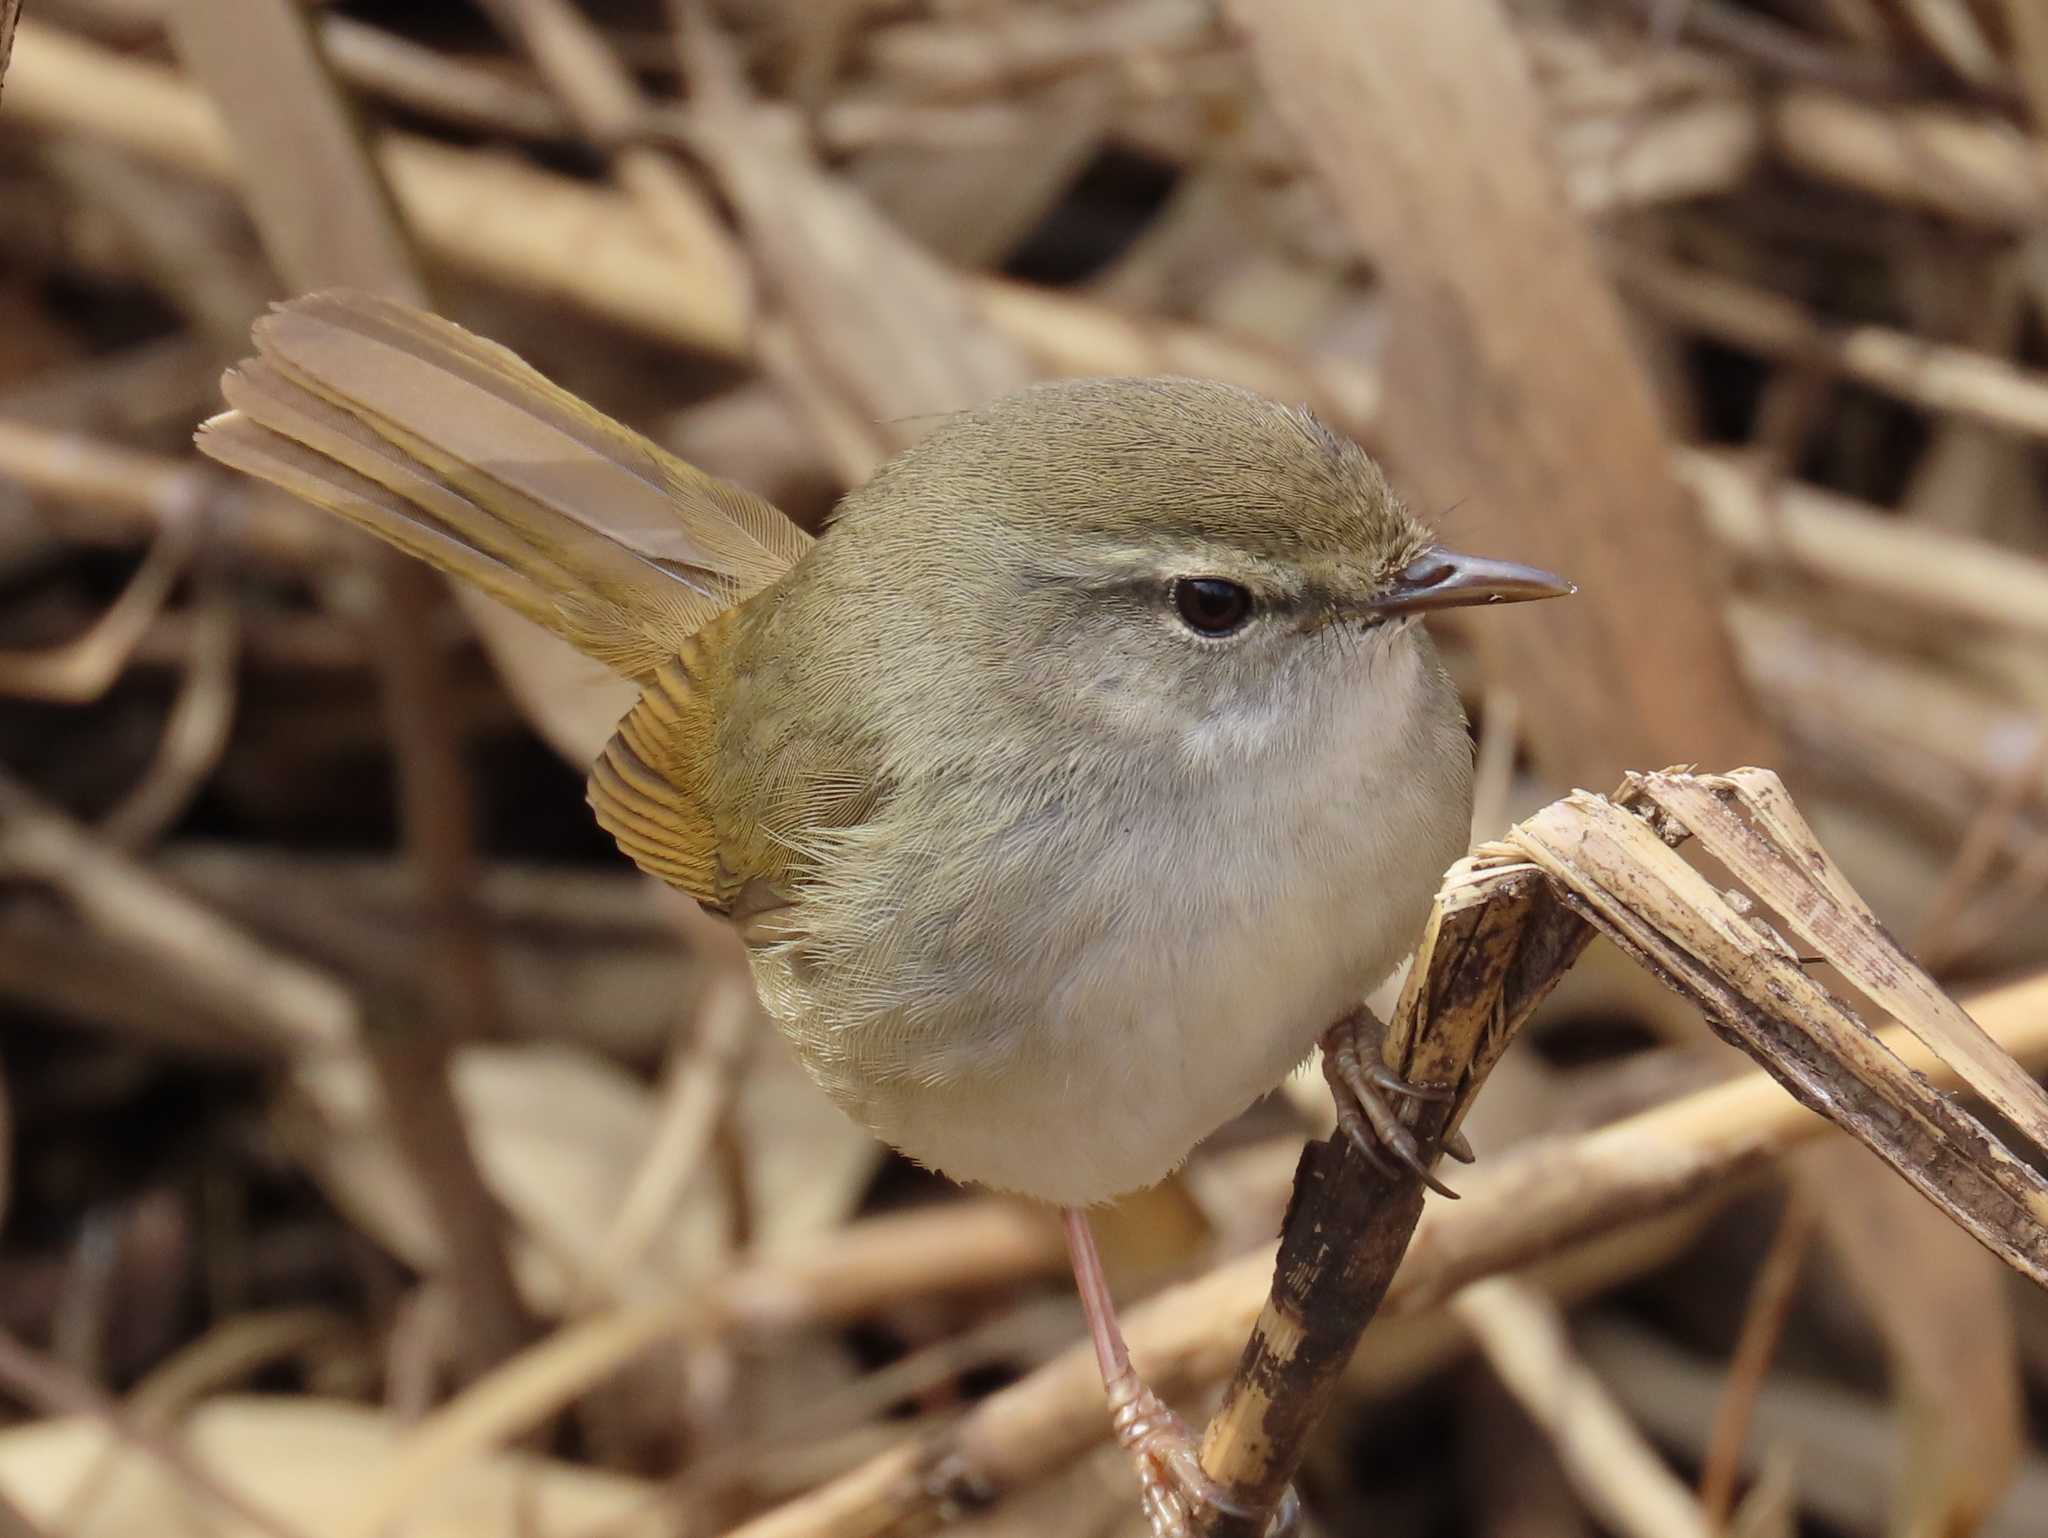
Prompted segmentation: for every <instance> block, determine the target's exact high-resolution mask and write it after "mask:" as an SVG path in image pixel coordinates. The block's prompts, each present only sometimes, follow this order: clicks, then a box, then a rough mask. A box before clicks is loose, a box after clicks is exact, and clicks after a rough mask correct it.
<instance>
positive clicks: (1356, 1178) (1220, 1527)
mask: <svg viewBox="0 0 2048 1538" xmlns="http://www.w3.org/2000/svg"><path fill="white" fill-rule="evenodd" d="M1492 863H1493V868H1492V869H1489V868H1487V867H1486V865H1485V864H1483V863H1482V862H1480V861H1478V860H1466V861H1463V862H1461V863H1460V864H1459V865H1458V866H1456V867H1454V868H1453V870H1452V873H1451V875H1450V876H1449V877H1448V878H1446V881H1445V885H1444V890H1443V892H1442V893H1441V894H1439V896H1438V899H1437V905H1436V907H1435V908H1434V909H1433V910H1432V912H1431V915H1430V923H1429V927H1428V929H1427V930H1426V931H1425V933H1424V936H1423V941H1422V945H1421V947H1420V949H1419V951H1418V953H1417V956H1416V961H1415V965H1414V968H1413V969H1412V971H1411V972H1410V975H1409V981H1408V986H1407V988H1406V989H1405V990H1404V991H1403V993H1402V996H1401V1003H1400V1007H1399V1009H1398V1010H1397V1011H1396V1012H1395V1016H1394V1021H1393V1023H1392V1025H1391V1027H1390V1028H1389V1030H1388V1032H1387V1037H1386V1047H1385V1053H1386V1061H1387V1065H1388V1066H1389V1067H1390V1068H1392V1069H1393V1070H1394V1071H1395V1072H1397V1073H1399V1074H1400V1075H1401V1076H1402V1077H1403V1078H1405V1079H1407V1080H1409V1081H1410V1082H1411V1083H1415V1084H1427V1085H1446V1086H1452V1087H1454V1089H1455V1098H1454V1099H1453V1100H1452V1101H1451V1102H1450V1103H1448V1104H1441V1103H1440V1104H1431V1103H1429V1102H1413V1103H1410V1104H1408V1105H1405V1106H1403V1107H1402V1115H1403V1116H1404V1118H1405V1119H1407V1120H1408V1121H1409V1123H1410V1125H1411V1127H1413V1129H1414V1130H1415V1132H1416V1135H1417V1137H1418V1139H1426V1140H1430V1141H1432V1142H1433V1141H1434V1140H1435V1139H1437V1138H1440V1137H1441V1136H1442V1135H1443V1134H1444V1133H1445V1132H1446V1131H1448V1130H1450V1129H1452V1128H1454V1127H1455V1126H1456V1124H1457V1122H1458V1120H1459V1119H1460V1118H1461V1117H1462V1116H1463V1114H1464V1111H1465V1109H1466V1108H1467V1107H1468V1106H1469V1105H1470V1104H1471V1101H1472V1097H1473V1096H1474V1094H1476V1093H1477V1091H1478V1088H1479V1086H1480V1085H1481V1084H1482V1083H1483V1082H1484V1081H1485V1078H1486V1075H1487V1073H1488V1072H1489V1071H1490V1070H1491V1069H1492V1067H1493V1064H1494V1063H1495V1062H1497V1061H1498V1060H1499V1057H1500V1054H1501V1052H1502V1051H1504V1050H1505V1049H1506V1047H1507V1044H1508V1041H1509V1040H1510V1039H1511V1038H1512V1036H1513V1034H1514V1032H1515V1030H1516V1029H1517V1028H1518V1027H1519V1026H1520V1025H1521V1023H1522V1022H1523V1021H1524V1020H1526V1019H1527V1018H1528V1017H1529V1014H1530V1013H1531V1011H1533V1010H1534V1009H1535V1007H1536V1005H1537V1004H1538V1003H1540V1002H1541V1001H1542V999H1543V997H1544V996H1545V995H1546V994H1547V993H1548V992H1549V991H1550V989H1551V987H1552V986H1553V985H1554V984H1555V983H1556V982H1557V980H1558V979H1559V978H1561V977H1562V976H1563V975H1564V973H1565V972H1566V971H1567V970H1568V969H1569V968H1570V966H1571V964H1572V963H1573V962H1574V961H1575V960H1577V959H1578V956H1579V954H1580V952H1581V951H1583V950H1584V948H1585V946H1586V944H1587V943H1588V942H1589V941H1590V940H1591V938H1592V930H1591V928H1590V927H1589V926H1587V925H1586V924H1585V923H1584V922H1583V921H1581V920H1579V919H1578V918H1575V917H1574V916H1573V915H1572V914H1571V913H1569V912H1568V911H1567V910H1566V909H1565V908H1564V906H1563V904H1562V903H1561V902H1560V901H1559V899H1558V897H1557V895H1556V894H1555V892H1554V891H1553V890H1552V889H1551V887H1550V885H1549V883H1548V882H1546V881H1544V880H1542V879H1541V878H1540V877H1538V876H1537V875H1536V873H1535V872H1534V871H1532V870H1530V869H1529V868H1528V867H1526V866H1506V867H1505V868H1502V867H1501V862H1498V861H1495V862H1492ZM1422 1209H1423V1198H1422V1187H1421V1184H1420V1182H1419V1181H1417V1180H1416V1179H1414V1178H1413V1177H1412V1176H1405V1175H1404V1176H1403V1177H1401V1178H1399V1179H1393V1178H1390V1177H1387V1176H1384V1175H1380V1174H1378V1173H1377V1172H1375V1171H1374V1170H1373V1169H1372V1168H1371V1166H1370V1165H1368V1164H1367V1162H1366V1161H1365V1160H1364V1159H1363V1158H1361V1157H1360V1156H1359V1155H1358V1154H1357V1152H1356V1151H1355V1150H1354V1149H1352V1148H1351V1146H1350V1144H1349V1141H1348V1140H1347V1139H1345V1138H1344V1137H1343V1136H1342V1135H1341V1134H1340V1135H1338V1136H1337V1137H1334V1138H1332V1139H1330V1140H1329V1141H1327V1142H1322V1143H1315V1144H1311V1145H1310V1146H1309V1147H1308V1148H1307V1149H1306V1150H1305V1151H1304V1152H1303V1154H1302V1160H1301V1165H1300V1169H1299V1172H1298V1173H1297V1175H1296V1177H1295V1186H1294V1196H1293V1199H1292V1201H1291V1202H1290V1203H1289V1205H1288V1209H1287V1217H1286V1221H1285V1224H1284V1226H1283V1228H1282V1232H1281V1239H1280V1250H1279V1255H1278V1259H1277V1263H1276V1265H1275V1267H1274V1273H1273V1285H1272V1289H1271V1292H1270V1294H1269V1295H1268V1297H1267V1300H1266V1304H1265V1307H1264V1308H1263V1309H1262V1310H1261V1311H1260V1313H1259V1317H1258V1321H1257V1323H1256V1324H1255V1325H1254V1326H1253V1327H1252V1333H1251V1338H1250V1339H1249V1340H1248V1341H1247V1342H1246V1344H1245V1349H1244V1354H1243V1356H1242V1357H1241V1358H1240V1359H1239V1362H1238V1366H1237V1371H1236V1372H1235V1373H1234V1374H1233V1375H1232V1377H1231V1380H1230V1386H1229V1388H1228V1389H1227V1390H1226V1391H1225V1393H1224V1398H1223V1404H1222V1407H1221V1408H1220V1409H1219V1410H1218V1411H1217V1413H1216V1415H1215V1417H1214V1418H1213V1419H1212V1420H1211V1421H1210V1423H1209V1427H1208V1430H1207V1432H1206V1433H1205V1435H1204V1437H1203V1441H1202V1467H1203V1468H1204V1470H1205V1471H1206V1472H1207V1473H1208V1474H1209V1476H1210V1478H1212V1479H1214V1480H1215V1481H1216V1482H1217V1483H1218V1484H1219V1485H1221V1486H1222V1487H1223V1489H1224V1491H1225V1492H1226V1493H1227V1494H1228V1495H1229V1496H1230V1497H1231V1499H1232V1501H1233V1502H1234V1503H1235V1504H1237V1505H1239V1506H1241V1507H1243V1508H1246V1509H1247V1510H1249V1511H1251V1512H1253V1513H1256V1514H1257V1515H1253V1516H1233V1515H1230V1514H1228V1513H1226V1512H1223V1511H1220V1510H1217V1509H1213V1508H1211V1509H1209V1510H1206V1511H1203V1512H1201V1513H1198V1515H1197V1530H1198V1531H1199V1532H1200V1533H1201V1534H1202V1535H1203V1538H1257V1535H1258V1534H1259V1533H1260V1532H1261V1531H1262V1530H1263V1528H1264V1524H1265V1518H1266V1514H1268V1513H1270V1512H1271V1511H1272V1510H1273V1508H1274V1507H1275V1506H1276V1505H1277V1504H1278V1502H1279V1501H1280V1499H1281V1497H1282V1496H1283V1495H1284V1493H1285V1492H1286V1489H1287V1486H1288V1484H1289V1482H1290V1481H1291V1480H1292V1479H1293V1477H1294V1474H1295V1471H1296V1469H1297V1468H1299V1466H1300V1463H1301V1458H1302V1455H1303V1453H1304V1452H1305V1450H1306V1448H1307V1445H1308V1438H1309V1435H1310V1433H1311V1432H1312V1431H1313V1430H1314V1429H1315V1427H1316V1426H1317V1425H1318V1424H1320V1422H1321V1421H1322V1419H1323V1416H1324V1415H1325V1413H1326V1412H1327V1411H1328V1409H1329V1407H1330V1405H1331V1403H1332V1401H1333V1400H1334V1399H1335V1397H1336V1394H1337V1390H1338V1386H1339V1383H1340V1380H1341V1378H1342V1375H1343V1372H1344V1369H1345V1367H1346V1365H1347V1364H1348V1363H1349V1362H1350V1360H1351V1357H1352V1354H1353V1352H1354V1351H1355V1350H1356V1349H1357V1346H1358V1341H1359V1338H1360V1337H1361V1336H1362V1335H1363V1334H1364V1333H1365V1327H1366V1326H1367V1325H1368V1324H1369V1323H1371V1321H1372V1318H1373V1315H1374V1314H1375V1313H1376V1312H1378V1310H1379V1306H1380V1304H1381V1302H1382V1300H1383V1299H1384V1298H1385V1296H1386V1292H1387V1289H1388V1287H1389V1286H1391V1285H1392V1283H1393V1279H1394V1275H1395V1273H1396V1271H1397V1270H1398V1269H1399V1268H1400V1265H1401V1260H1402V1256H1403V1255H1404V1254H1405V1253H1406V1252H1407V1249H1408V1242H1409V1240H1410V1238H1411V1237H1412V1236H1413V1234H1414V1232H1415V1227H1416V1224H1417V1223H1418V1222H1419V1221H1420V1219H1421V1216H1422Z"/></svg>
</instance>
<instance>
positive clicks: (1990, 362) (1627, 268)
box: [1609, 245, 2048, 438]
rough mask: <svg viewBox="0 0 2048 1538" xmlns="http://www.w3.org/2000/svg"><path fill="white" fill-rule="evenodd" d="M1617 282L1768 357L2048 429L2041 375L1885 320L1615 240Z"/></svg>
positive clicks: (2008, 424)
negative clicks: (1843, 316) (1846, 317)
mask: <svg viewBox="0 0 2048 1538" xmlns="http://www.w3.org/2000/svg"><path fill="white" fill-rule="evenodd" d="M1609 255H1610V263H1611V265H1612V266H1613V267H1614V269H1615V271H1616V273H1617V274H1618V275H1619V277H1620V278H1621V281H1622V285H1623V287H1624V288H1625V289H1626V290H1627V291H1628V292H1629V293H1630V294H1632V295H1633V296H1635V297H1636V298H1637V299H1639V300H1641V301H1642V302H1644V303H1645V304H1647V305H1649V306H1650V308H1651V309H1653V310H1655V311H1656V312H1657V313H1658V314H1660V315H1661V316H1663V317H1664V318H1666V319H1667V320H1671V321H1674V322H1676V323H1677V324H1679V325H1681V326H1684V327H1687V328H1689V329H1691V330H1696V331H1702V332H1705V333H1706V334H1707V335H1708V336H1712V337H1716V338H1718V339H1719V340H1721V341H1724V342H1730V343H1733V344H1734V345H1736V346H1738V347H1748V348H1754V349H1755V350H1756V351H1758V352H1761V353H1763V354H1764V355H1765V356H1767V357H1772V358H1779V359H1782V360H1784V361H1785V362H1788V363H1796V364H1800V365H1804V366H1808V367H1815V368H1822V369H1827V370H1829V371H1831V372H1834V373H1839V374H1840V375H1842V376H1843V377H1844V378H1847V379H1854V380H1856V381H1858V382H1859V383H1862V384H1867V385H1869V386H1871V387H1872V388H1873V389H1878V390H1884V391H1887V392H1889V393H1890V394H1893V395H1896V396H1897V397H1898V398H1899V399H1901V400H1906V401H1911V402H1913V403H1914V404H1915V405H1919V406H1925V407H1926V408H1927V409H1928V410H1930V411H1941V412H1951V413H1953V414H1955V415H1957V416H1961V417H1967V418H1970V419H1971V420H1973V421H1978V422H1984V423H1987V424H1989V425H1991V426H1993V427H2003V428H2006V429H2008V430H2010V431H2013V432H2019V433H2025V434H2027V435H2028V436H2030V437H2037V438H2038V437H2048V373H2043V372H2041V371H2039V370H2036V369H2028V368H2022V367H2020V366H2019V365H2017V364H2013V363H2008V362H2006V361H2005V360H2004V359H2003V358H1994V357H1991V356H1989V355H1988V354H1985V353H1981V352H1976V351H1973V350H1972V349H1970V348H1967V347H1951V346H1945V345H1943V344H1941V343H1938V342H1928V341H1923V340H1922V339H1921V338H1919V337H1917V336H1913V335H1911V334H1910V333H1908V332H1904V331H1894V330H1892V329H1890V328H1888V327H1885V326H1871V325H1861V324H1842V325H1836V324H1830V323H1827V322H1823V321H1818V320H1816V319H1814V318H1813V316H1811V315H1810V314H1809V313H1808V312H1807V311H1806V309H1805V307H1804V306H1802V305H1800V304H1798V303H1796V302H1795V301H1793V300H1790V299H1786V298H1783V297H1781V296H1779V295H1777V294H1773V293H1771V292H1769V291H1768V290H1766V289H1761V288H1755V287H1752V286H1751V285H1749V284H1746V283H1743V282H1740V281H1738V280H1737V279H1734V278H1728V277H1724V276H1722V275H1721V274H1719V273H1714V272H1709V271H1707V270H1705V269H1704V268H1699V267H1687V266H1683V265H1681V264H1679V263H1676V262H1670V261H1666V260H1663V259H1661V258H1658V257H1654V256H1650V255H1647V254H1645V253H1643V252H1641V251H1636V250H1631V249H1628V248H1625V247H1622V246H1618V245H1617V246H1612V247H1610V248H1609Z"/></svg>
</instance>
